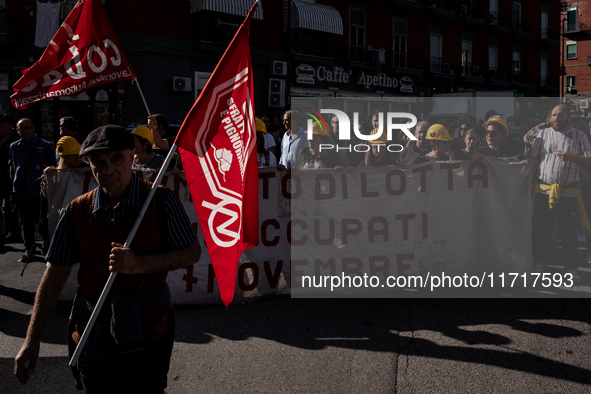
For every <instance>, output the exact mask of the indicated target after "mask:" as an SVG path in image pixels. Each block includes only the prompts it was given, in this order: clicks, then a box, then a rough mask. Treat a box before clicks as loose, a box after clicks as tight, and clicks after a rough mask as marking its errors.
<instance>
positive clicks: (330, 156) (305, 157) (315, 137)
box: [293, 122, 343, 170]
mask: <svg viewBox="0 0 591 394" xmlns="http://www.w3.org/2000/svg"><path fill="white" fill-rule="evenodd" d="M328 138H329V133H328V130H326V128H324V127H321V126H320V125H319V124H318V122H314V123H313V124H312V139H311V140H309V141H308V148H303V149H302V150H300V151H299V152H298V155H297V157H296V159H295V161H294V163H293V168H294V169H297V170H308V169H319V168H337V167H338V168H342V167H343V164H342V163H341V160H340V159H339V156H338V155H337V154H336V152H334V151H332V150H329V149H322V150H321V149H320V144H326V143H328Z"/></svg>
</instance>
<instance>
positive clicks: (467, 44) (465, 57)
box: [461, 40, 472, 76]
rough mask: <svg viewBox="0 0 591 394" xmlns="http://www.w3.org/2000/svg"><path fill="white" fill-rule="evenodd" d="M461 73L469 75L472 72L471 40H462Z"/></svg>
mask: <svg viewBox="0 0 591 394" xmlns="http://www.w3.org/2000/svg"><path fill="white" fill-rule="evenodd" d="M461 58H462V75H463V76H470V75H471V72H472V69H471V67H472V41H468V40H462V56H461Z"/></svg>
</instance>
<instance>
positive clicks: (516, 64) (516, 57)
mask: <svg viewBox="0 0 591 394" xmlns="http://www.w3.org/2000/svg"><path fill="white" fill-rule="evenodd" d="M513 71H514V72H519V71H521V53H519V52H513Z"/></svg>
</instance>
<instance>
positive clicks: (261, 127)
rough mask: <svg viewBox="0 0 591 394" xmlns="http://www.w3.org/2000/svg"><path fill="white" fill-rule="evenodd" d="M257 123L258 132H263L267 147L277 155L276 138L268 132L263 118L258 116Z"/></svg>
mask: <svg viewBox="0 0 591 394" xmlns="http://www.w3.org/2000/svg"><path fill="white" fill-rule="evenodd" d="M255 123H256V129H257V132H261V133H262V134H263V139H264V144H265V149H266V150H268V151H269V152H271V153H273V155H275V139H274V138H273V136H272V135H271V134H269V133H268V132H267V126H266V125H265V122H263V121H262V119H259V118H256V121H255Z"/></svg>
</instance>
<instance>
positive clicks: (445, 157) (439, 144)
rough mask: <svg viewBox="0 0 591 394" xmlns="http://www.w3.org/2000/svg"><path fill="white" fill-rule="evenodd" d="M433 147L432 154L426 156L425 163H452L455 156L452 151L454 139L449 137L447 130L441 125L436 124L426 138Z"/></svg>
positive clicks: (428, 131)
mask: <svg viewBox="0 0 591 394" xmlns="http://www.w3.org/2000/svg"><path fill="white" fill-rule="evenodd" d="M425 138H426V139H427V140H429V144H430V145H431V152H429V153H427V154H426V155H425V161H452V160H454V157H455V154H454V152H453V151H452V150H451V149H450V147H449V146H450V144H451V142H452V141H453V137H452V136H450V135H449V132H448V131H447V128H446V127H445V126H444V125H441V124H434V125H433V126H431V127H429V130H427V135H426V137H425Z"/></svg>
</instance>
